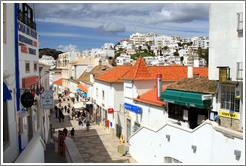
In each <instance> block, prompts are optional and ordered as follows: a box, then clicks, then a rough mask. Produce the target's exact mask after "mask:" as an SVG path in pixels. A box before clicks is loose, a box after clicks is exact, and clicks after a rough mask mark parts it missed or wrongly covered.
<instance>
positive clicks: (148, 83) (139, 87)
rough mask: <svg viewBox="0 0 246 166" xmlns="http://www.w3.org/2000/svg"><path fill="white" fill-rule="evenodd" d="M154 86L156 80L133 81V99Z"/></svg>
mask: <svg viewBox="0 0 246 166" xmlns="http://www.w3.org/2000/svg"><path fill="white" fill-rule="evenodd" d="M155 86H156V80H134V89H135V90H134V91H135V92H134V96H133V97H134V98H136V97H137V95H142V94H144V93H145V92H148V91H149V90H151V89H154V87H155Z"/></svg>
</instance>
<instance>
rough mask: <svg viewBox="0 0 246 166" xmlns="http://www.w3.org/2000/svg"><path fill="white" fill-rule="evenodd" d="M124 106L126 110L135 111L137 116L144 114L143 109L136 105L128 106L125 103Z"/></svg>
mask: <svg viewBox="0 0 246 166" xmlns="http://www.w3.org/2000/svg"><path fill="white" fill-rule="evenodd" d="M124 106H125V109H128V110H131V111H134V112H136V114H141V113H142V108H141V107H138V106H135V105H131V104H128V103H124Z"/></svg>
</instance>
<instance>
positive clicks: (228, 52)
mask: <svg viewBox="0 0 246 166" xmlns="http://www.w3.org/2000/svg"><path fill="white" fill-rule="evenodd" d="M238 12H243V3H219V4H214V3H212V4H210V9H209V40H210V44H209V45H210V46H209V47H210V48H209V79H210V80H218V79H219V69H218V68H217V66H229V67H230V68H231V70H230V76H231V78H232V80H233V81H235V80H236V62H243V56H244V53H243V47H244V43H243V41H244V38H243V37H239V33H238V31H237V22H238V21H237V20H238V18H237V13H238ZM244 21H245V20H244Z"/></svg>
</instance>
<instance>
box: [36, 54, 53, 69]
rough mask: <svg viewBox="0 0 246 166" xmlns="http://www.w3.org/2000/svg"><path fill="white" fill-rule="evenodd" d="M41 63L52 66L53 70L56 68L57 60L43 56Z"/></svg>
mask: <svg viewBox="0 0 246 166" xmlns="http://www.w3.org/2000/svg"><path fill="white" fill-rule="evenodd" d="M39 62H41V63H44V64H46V65H50V66H51V68H55V67H56V60H55V59H54V58H53V57H52V56H47V55H43V56H42V58H41V59H39Z"/></svg>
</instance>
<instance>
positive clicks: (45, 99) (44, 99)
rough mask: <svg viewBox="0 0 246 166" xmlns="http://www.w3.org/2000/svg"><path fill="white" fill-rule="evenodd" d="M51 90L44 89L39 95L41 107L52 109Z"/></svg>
mask: <svg viewBox="0 0 246 166" xmlns="http://www.w3.org/2000/svg"><path fill="white" fill-rule="evenodd" d="M53 93H54V92H53V90H45V91H44V93H42V95H41V104H42V108H43V109H52V108H53V107H54V99H53Z"/></svg>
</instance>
